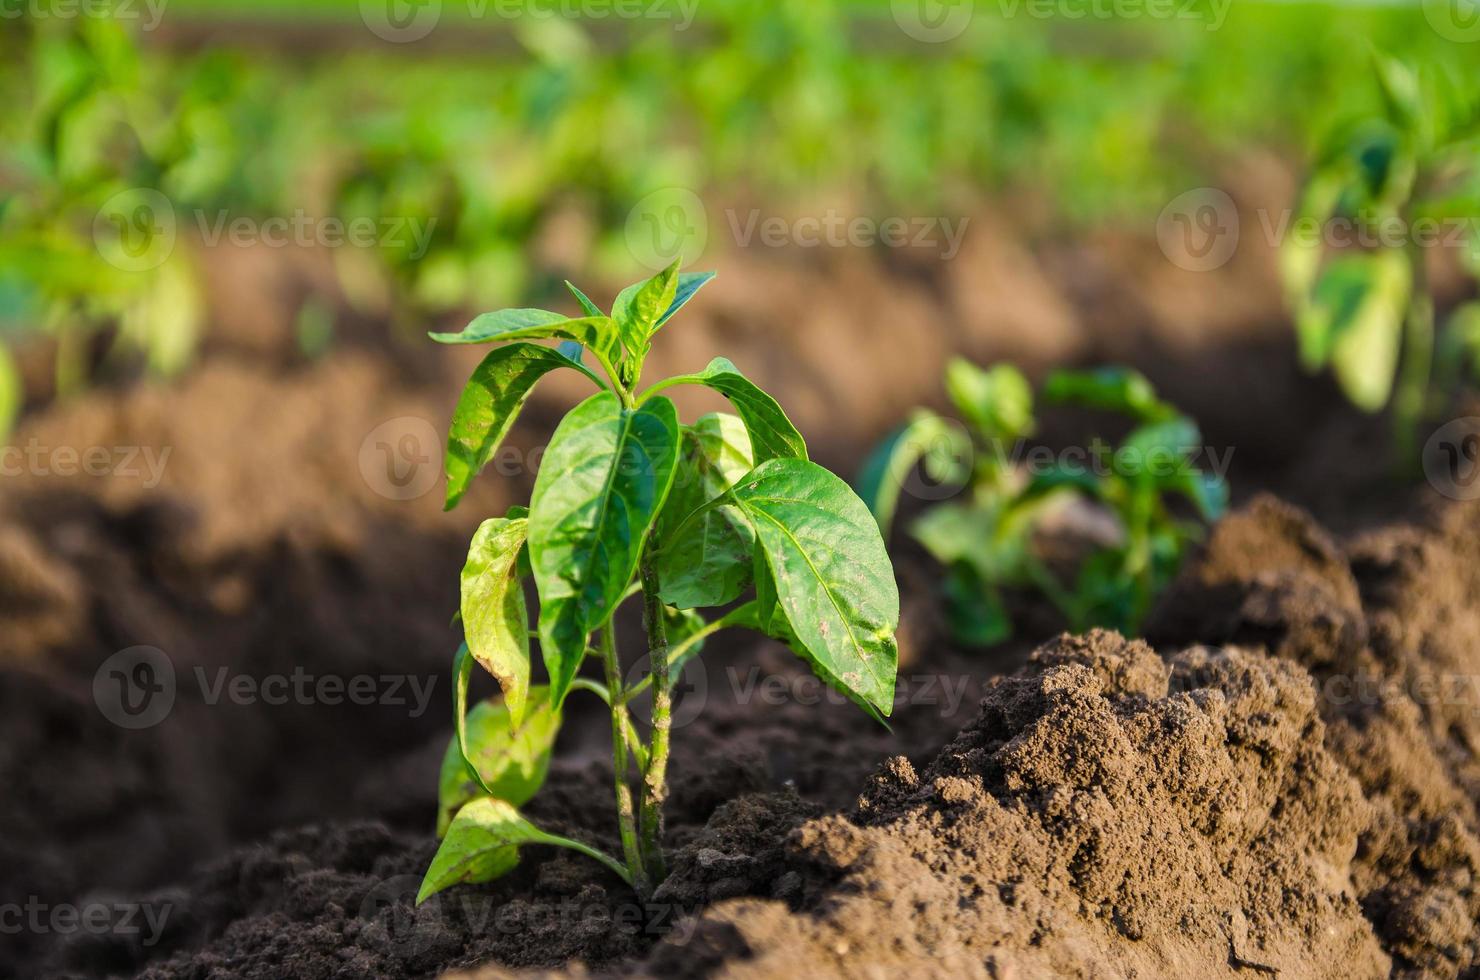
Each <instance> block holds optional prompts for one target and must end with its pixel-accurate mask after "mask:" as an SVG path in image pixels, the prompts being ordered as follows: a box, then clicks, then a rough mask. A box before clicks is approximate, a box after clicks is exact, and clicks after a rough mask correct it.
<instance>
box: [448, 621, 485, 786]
mask: <svg viewBox="0 0 1480 980" xmlns="http://www.w3.org/2000/svg"><path fill="white" fill-rule="evenodd" d="M474 663H476V661H474V660H473V655H472V654H471V653H469V652H468V645H467V644H466V643H463V644H460V645H459V646H458V648H457V653H455V654H453V656H452V728H453V731H454V732H455V733H456V734H455V735H454V736H453V741H454V742H456V743H457V749H458V751H459V752H461V753H462V756H463V761H464V762H465V763H466V766H465V768H466V770H467V772H468V774H469V775H471V776H472V777H473V778H474V779H475V780H477V781H478V784H479V786H481V787H482V789H483V791H484V792H489V789H488V787H487V786H483V776H482V775H481V774H480V773H479V772H478V769H477V767H475V766H474V765H473V764H472V762H469V761H468V684H469V682H471V681H472V679H473V664H474Z"/></svg>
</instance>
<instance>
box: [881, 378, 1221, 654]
mask: <svg viewBox="0 0 1480 980" xmlns="http://www.w3.org/2000/svg"><path fill="white" fill-rule="evenodd" d="M946 390H947V393H948V394H949V395H950V398H951V400H952V402H953V403H954V404H955V406H956V409H957V410H958V411H959V412H960V414H961V419H962V421H961V422H956V421H954V420H951V419H946V418H942V417H941V416H939V415H936V414H935V413H933V412H930V411H927V410H923V409H921V410H918V411H916V413H915V414H914V416H913V417H912V418H911V420H910V422H909V423H908V424H907V425H906V426H905V427H903V428H902V429H901V430H900V431H898V432H897V433H895V434H894V435H893V436H891V437H890V438H889V439H888V440H886V441H885V442H884V443H883V444H882V445H880V447H879V448H878V449H877V450H876V451H875V452H874V453H873V455H872V456H871V457H870V459H869V461H868V463H867V464H866V466H865V468H864V471H863V474H862V475H861V477H860V479H859V492H860V494H861V495H862V496H863V498H864V499H865V500H866V501H868V502H869V505H870V509H871V510H872V511H873V513H874V515H875V517H876V518H877V519H878V521H879V525H880V528H881V530H882V531H883V532H884V533H885V534H886V535H887V534H888V532H889V529H890V526H891V525H892V523H893V519H894V514H895V511H896V508H897V505H898V501H899V496H900V492H901V488H902V487H903V486H904V485H905V484H906V481H908V480H909V479H910V478H911V475H912V473H913V472H914V470H915V467H916V466H917V465H921V466H922V467H923V469H924V471H925V473H926V475H927V476H929V477H930V478H931V479H932V480H933V481H934V482H935V483H936V484H937V485H938V486H944V487H947V488H949V487H950V486H952V485H956V486H959V487H961V491H962V499H952V500H946V501H943V502H941V503H938V504H936V505H934V506H932V507H930V508H929V509H927V510H926V511H925V512H924V513H923V514H922V515H920V516H919V517H918V518H916V519H915V520H914V521H913V522H912V523H911V525H910V533H911V535H912V536H914V538H915V539H916V540H918V541H919V542H920V543H921V544H922V545H923V546H924V547H925V549H926V550H927V551H929V552H930V554H931V555H932V557H934V558H935V559H936V560H937V561H939V562H941V564H943V565H944V566H946V569H947V573H946V578H945V582H944V590H945V597H946V613H947V618H948V622H949V625H950V628H951V631H952V633H953V634H954V635H955V637H956V638H957V639H958V640H959V641H961V642H963V643H968V644H973V645H987V644H991V643H996V642H999V641H1001V640H1003V639H1006V638H1007V637H1008V636H1010V635H1011V634H1012V622H1011V619H1010V617H1009V614H1008V611H1007V606H1006V603H1005V602H1004V600H1003V594H1002V590H1003V589H1004V588H1028V589H1035V590H1038V591H1040V592H1042V593H1043V594H1044V595H1045V596H1046V597H1047V598H1048V599H1049V600H1050V601H1052V602H1053V604H1054V605H1055V606H1056V607H1057V608H1058V609H1059V611H1060V612H1061V613H1062V614H1063V615H1064V617H1065V618H1066V619H1067V620H1068V621H1069V623H1070V625H1071V627H1072V628H1074V629H1076V630H1084V629H1088V628H1090V627H1092V626H1108V627H1113V628H1117V629H1120V630H1122V631H1126V632H1132V631H1134V630H1135V628H1136V627H1137V626H1138V625H1139V623H1140V621H1141V619H1142V617H1143V616H1144V615H1145V614H1146V612H1147V610H1148V609H1149V608H1150V605H1151V602H1152V600H1153V599H1154V598H1155V596H1156V595H1157V593H1158V592H1160V590H1161V589H1162V588H1163V587H1165V585H1166V583H1167V582H1168V581H1169V580H1170V579H1171V577H1172V575H1173V574H1175V572H1176V570H1177V568H1178V566H1179V565H1180V564H1181V560H1182V555H1183V553H1184V552H1185V550H1186V546H1187V544H1188V543H1189V542H1191V541H1194V540H1196V539H1197V538H1198V537H1199V536H1200V535H1201V527H1200V525H1199V524H1198V523H1196V522H1191V521H1185V520H1180V519H1178V518H1177V517H1176V516H1175V515H1174V514H1173V510H1172V508H1171V507H1170V506H1169V500H1170V499H1171V498H1174V497H1178V496H1180V497H1184V498H1186V499H1188V500H1190V501H1191V502H1192V504H1193V505H1194V506H1195V508H1196V510H1197V511H1198V513H1199V515H1200V516H1201V517H1202V518H1204V519H1206V520H1216V519H1217V518H1218V517H1219V516H1220V515H1221V514H1222V512H1223V510H1224V508H1225V507H1226V505H1227V489H1226V487H1225V485H1224V484H1223V482H1222V480H1221V479H1219V478H1217V477H1213V476H1210V475H1208V474H1204V473H1203V472H1201V471H1200V470H1198V469H1197V468H1196V467H1195V466H1194V465H1193V464H1192V463H1191V461H1190V459H1189V455H1190V454H1191V453H1193V452H1194V451H1196V450H1197V449H1198V448H1199V446H1200V445H1201V441H1202V440H1201V435H1200V433H1199V432H1198V429H1197V426H1196V424H1195V423H1193V422H1192V420H1190V419H1188V418H1186V417H1184V416H1182V415H1181V414H1180V413H1179V412H1178V411H1177V410H1176V409H1175V408H1174V407H1172V406H1171V405H1168V404H1167V403H1166V402H1163V401H1162V400H1160V399H1159V398H1157V396H1156V393H1155V391H1154V389H1153V388H1152V387H1151V384H1150V382H1148V381H1147V380H1146V379H1145V378H1144V377H1142V376H1141V375H1140V374H1137V373H1136V372H1134V371H1129V370H1125V369H1119V368H1111V369H1105V370H1100V371H1090V372H1070V371H1065V372H1058V373H1056V374H1054V375H1051V376H1050V377H1049V379H1048V381H1047V382H1046V383H1045V385H1044V390H1043V395H1044V398H1045V400H1047V401H1051V402H1056V403H1061V404H1074V405H1078V406H1080V407H1083V408H1089V409H1093V410H1098V411H1107V412H1113V413H1117V414H1123V415H1128V416H1130V417H1131V418H1133V419H1134V420H1135V421H1136V423H1137V427H1136V428H1135V429H1134V430H1133V431H1132V432H1131V433H1130V435H1129V436H1127V437H1126V439H1125V441H1124V442H1123V443H1122V444H1121V445H1120V446H1119V447H1112V446H1110V445H1108V444H1104V443H1097V446H1098V448H1097V449H1096V450H1095V451H1094V454H1093V456H1092V458H1086V459H1085V460H1083V461H1077V462H1076V464H1075V465H1072V466H1071V465H1067V464H1066V463H1065V462H1063V461H1059V462H1055V463H1054V464H1053V465H1051V466H1049V467H1047V468H1041V469H1038V470H1037V471H1034V472H1030V471H1029V469H1028V468H1025V467H1022V466H1019V465H1015V464H1014V462H1013V460H1014V458H1015V453H1014V452H1013V449H1014V446H1015V445H1021V442H1022V440H1024V439H1025V438H1027V437H1028V436H1030V435H1032V434H1033V431H1034V417H1033V416H1034V412H1033V393H1032V388H1031V386H1030V385H1029V383H1028V381H1027V379H1026V378H1024V377H1023V376H1022V374H1021V372H1019V371H1018V370H1017V369H1016V368H1014V367H1012V366H1011V365H1008V364H999V365H995V366H993V367H992V368H990V369H988V370H982V369H980V368H978V367H976V366H975V365H973V364H970V363H969V362H966V361H963V360H960V359H957V360H954V361H952V362H951V363H950V364H949V365H948V366H947V370H946ZM1073 498H1078V499H1079V500H1081V501H1083V502H1087V503H1090V504H1091V505H1093V506H1094V507H1096V508H1099V509H1101V510H1102V511H1103V512H1105V513H1106V514H1107V515H1108V516H1109V517H1111V518H1112V519H1113V522H1114V524H1115V526H1116V528H1117V532H1118V533H1117V536H1116V538H1115V540H1114V542H1113V543H1107V544H1100V545H1096V546H1094V547H1093V548H1092V550H1091V551H1090V553H1089V554H1088V556H1087V557H1085V558H1084V559H1083V561H1082V562H1081V563H1080V564H1079V567H1078V569H1077V570H1076V572H1075V578H1074V581H1073V584H1072V586H1065V585H1064V584H1062V583H1061V582H1060V581H1059V579H1058V578H1057V576H1056V574H1055V572H1054V571H1053V570H1052V569H1050V568H1049V567H1048V566H1047V564H1046V563H1045V562H1044V560H1043V559H1042V558H1041V557H1040V555H1039V554H1038V553H1037V551H1036V550H1035V547H1034V535H1035V533H1036V532H1037V531H1038V530H1040V528H1041V527H1042V526H1043V523H1044V521H1045V519H1046V518H1047V517H1048V516H1049V515H1050V514H1051V513H1052V512H1053V511H1054V509H1055V508H1060V507H1062V506H1064V505H1065V504H1066V503H1068V502H1069V501H1070V500H1071V499H1073Z"/></svg>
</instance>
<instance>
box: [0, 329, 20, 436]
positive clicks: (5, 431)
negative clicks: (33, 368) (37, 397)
mask: <svg viewBox="0 0 1480 980" xmlns="http://www.w3.org/2000/svg"><path fill="white" fill-rule="evenodd" d="M25 396H26V386H25V382H24V381H23V380H22V379H21V372H20V368H18V367H17V366H16V363H15V357H14V356H13V355H12V354H11V353H10V348H9V347H6V346H5V345H4V344H0V440H3V439H5V438H6V437H7V436H9V435H10V430H11V429H12V428H13V427H14V426H15V420H16V417H17V416H19V415H20V411H21V403H22V402H23V401H24V400H25Z"/></svg>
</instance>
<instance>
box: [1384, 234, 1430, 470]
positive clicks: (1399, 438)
mask: <svg viewBox="0 0 1480 980" xmlns="http://www.w3.org/2000/svg"><path fill="white" fill-rule="evenodd" d="M1412 261H1413V287H1412V288H1413V296H1412V298H1411V299H1410V300H1409V302H1408V328H1407V329H1406V330H1405V331H1404V332H1403V368H1402V373H1401V374H1400V375H1399V377H1398V394H1397V397H1396V398H1395V399H1394V404H1393V423H1394V425H1396V427H1397V431H1396V432H1395V433H1394V434H1393V435H1394V438H1393V443H1394V446H1395V448H1396V449H1397V452H1398V467H1399V468H1400V469H1401V470H1404V471H1407V470H1416V469H1417V468H1418V441H1417V440H1418V427H1419V425H1421V424H1422V423H1423V419H1424V413H1425V412H1426V411H1427V405H1426V404H1425V403H1426V402H1427V400H1428V391H1429V375H1430V373H1431V372H1432V370H1433V363H1434V301H1433V299H1432V297H1430V296H1429V291H1428V288H1427V284H1426V283H1425V281H1424V266H1423V256H1422V255H1421V254H1416V255H1414V257H1413V260H1412Z"/></svg>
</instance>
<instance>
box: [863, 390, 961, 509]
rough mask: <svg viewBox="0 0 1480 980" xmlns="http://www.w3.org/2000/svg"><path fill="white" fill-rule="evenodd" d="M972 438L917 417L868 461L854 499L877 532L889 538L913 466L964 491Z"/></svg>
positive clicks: (942, 422)
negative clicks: (858, 499) (867, 512)
mask: <svg viewBox="0 0 1480 980" xmlns="http://www.w3.org/2000/svg"><path fill="white" fill-rule="evenodd" d="M972 452H973V450H972V445H971V438H970V437H969V436H968V435H967V434H966V431H965V430H964V429H963V428H962V427H961V426H960V425H958V424H956V423H954V422H951V421H949V420H947V419H943V418H941V417H940V416H939V415H936V414H935V413H934V412H927V411H920V412H916V413H915V415H914V417H913V418H911V419H910V421H909V422H908V423H907V424H905V425H904V426H902V427H901V428H899V429H897V430H896V431H895V432H894V434H893V435H891V436H890V437H889V438H887V439H885V440H884V441H883V442H881V443H880V444H879V446H878V447H877V448H876V449H875V450H874V451H873V452H872V453H871V454H870V455H869V458H868V460H867V461H866V462H865V463H864V465H863V472H862V473H860V474H859V476H858V495H859V496H860V497H862V498H863V502H864V503H865V504H867V505H868V509H869V510H870V511H871V512H872V513H873V515H874V520H876V521H878V523H879V530H880V532H881V533H883V534H884V535H886V536H887V535H888V534H889V530H890V528H891V527H892V526H893V524H894V513H895V511H896V510H897V509H898V508H899V495H900V492H901V491H902V490H903V489H904V484H905V481H906V480H908V479H909V477H910V474H911V473H912V472H913V471H914V468H915V465H916V464H917V463H919V462H920V461H921V460H924V461H925V468H926V470H927V471H928V472H929V473H930V475H931V477H932V478H934V479H936V480H939V481H940V482H942V483H945V482H950V483H952V484H954V485H957V486H964V485H965V483H966V480H967V479H968V478H969V477H970V475H971V471H970V462H969V461H970V460H971V457H972Z"/></svg>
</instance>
